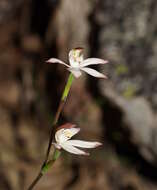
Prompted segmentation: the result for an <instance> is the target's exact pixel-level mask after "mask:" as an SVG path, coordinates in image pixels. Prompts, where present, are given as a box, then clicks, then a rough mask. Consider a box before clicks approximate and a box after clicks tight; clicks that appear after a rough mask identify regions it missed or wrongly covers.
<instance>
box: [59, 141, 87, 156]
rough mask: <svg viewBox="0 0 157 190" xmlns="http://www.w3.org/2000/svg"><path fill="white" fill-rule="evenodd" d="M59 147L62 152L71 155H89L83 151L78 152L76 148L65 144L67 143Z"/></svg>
mask: <svg viewBox="0 0 157 190" xmlns="http://www.w3.org/2000/svg"><path fill="white" fill-rule="evenodd" d="M61 146H62V148H63V149H64V150H66V151H67V152H70V153H72V154H79V155H89V154H88V153H86V152H85V151H83V150H80V149H78V148H76V147H74V146H71V145H69V144H67V142H65V143H63V144H62V145H61Z"/></svg>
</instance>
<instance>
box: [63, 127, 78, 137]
mask: <svg viewBox="0 0 157 190" xmlns="http://www.w3.org/2000/svg"><path fill="white" fill-rule="evenodd" d="M66 130H70V132H71V133H72V137H73V136H74V135H76V134H77V133H78V132H79V131H80V128H76V127H75V128H70V129H66Z"/></svg>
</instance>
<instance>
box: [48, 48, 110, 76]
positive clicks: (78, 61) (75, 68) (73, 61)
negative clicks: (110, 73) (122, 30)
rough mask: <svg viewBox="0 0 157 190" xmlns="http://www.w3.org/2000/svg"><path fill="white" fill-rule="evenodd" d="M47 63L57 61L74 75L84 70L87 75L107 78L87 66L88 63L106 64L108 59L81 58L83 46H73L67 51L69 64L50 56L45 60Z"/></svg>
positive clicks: (78, 74) (79, 74)
mask: <svg viewBox="0 0 157 190" xmlns="http://www.w3.org/2000/svg"><path fill="white" fill-rule="evenodd" d="M47 62H48V63H59V64H62V65H64V66H66V67H67V69H68V70H69V71H70V72H71V73H72V74H73V75H74V76H75V77H76V78H78V77H80V76H81V74H82V71H84V72H86V73H87V74H89V75H92V76H94V77H98V78H107V77H106V75H104V74H102V73H100V72H98V71H96V70H95V69H91V68H89V67H87V66H90V65H98V64H106V63H108V61H106V60H103V59H99V58H88V59H84V58H83V48H75V49H72V50H71V51H70V52H69V63H70V65H68V64H66V63H65V62H63V61H61V60H59V59H56V58H51V59H49V60H48V61H47Z"/></svg>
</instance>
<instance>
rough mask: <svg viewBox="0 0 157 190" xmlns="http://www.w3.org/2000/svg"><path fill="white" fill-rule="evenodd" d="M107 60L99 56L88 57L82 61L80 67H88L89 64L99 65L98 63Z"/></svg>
mask: <svg viewBox="0 0 157 190" xmlns="http://www.w3.org/2000/svg"><path fill="white" fill-rule="evenodd" d="M106 63H108V61H107V60H103V59H99V58H88V59H85V60H84V61H82V62H81V63H80V67H86V66H88V65H97V64H106Z"/></svg>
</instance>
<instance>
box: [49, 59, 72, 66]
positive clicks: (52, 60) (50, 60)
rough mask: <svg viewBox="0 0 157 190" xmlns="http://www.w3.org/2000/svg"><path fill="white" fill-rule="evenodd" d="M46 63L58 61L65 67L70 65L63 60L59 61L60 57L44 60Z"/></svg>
mask: <svg viewBox="0 0 157 190" xmlns="http://www.w3.org/2000/svg"><path fill="white" fill-rule="evenodd" d="M46 62H47V63H59V64H62V65H65V66H66V67H70V66H69V65H68V64H66V63H64V62H63V61H61V60H60V59H56V58H50V59H49V60H48V61H46Z"/></svg>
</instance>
